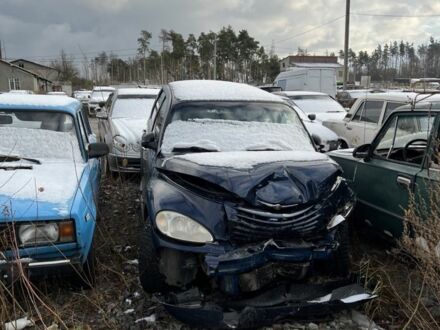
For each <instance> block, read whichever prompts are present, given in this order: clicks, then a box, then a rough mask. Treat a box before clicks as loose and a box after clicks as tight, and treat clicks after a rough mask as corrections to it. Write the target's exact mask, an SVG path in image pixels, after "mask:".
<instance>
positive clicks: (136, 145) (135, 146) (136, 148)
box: [131, 143, 141, 152]
mask: <svg viewBox="0 0 440 330" xmlns="http://www.w3.org/2000/svg"><path fill="white" fill-rule="evenodd" d="M131 147H132V149H133V151H135V152H141V145H140V144H139V143H133V144H132V145H131Z"/></svg>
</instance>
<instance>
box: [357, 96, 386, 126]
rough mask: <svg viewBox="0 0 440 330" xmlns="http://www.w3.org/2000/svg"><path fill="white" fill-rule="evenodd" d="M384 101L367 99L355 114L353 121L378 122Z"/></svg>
mask: <svg viewBox="0 0 440 330" xmlns="http://www.w3.org/2000/svg"><path fill="white" fill-rule="evenodd" d="M382 108H383V101H365V102H363V103H362V104H361V105H360V107H359V109H358V110H357V111H356V113H355V115H354V116H353V119H352V120H353V121H360V122H366V123H373V124H377V123H378V122H379V118H380V114H381V113H382Z"/></svg>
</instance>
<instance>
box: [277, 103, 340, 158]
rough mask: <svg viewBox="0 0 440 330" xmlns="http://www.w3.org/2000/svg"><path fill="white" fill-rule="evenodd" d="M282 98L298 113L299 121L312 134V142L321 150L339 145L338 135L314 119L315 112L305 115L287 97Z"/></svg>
mask: <svg viewBox="0 0 440 330" xmlns="http://www.w3.org/2000/svg"><path fill="white" fill-rule="evenodd" d="M283 99H284V100H285V101H286V102H287V103H288V104H289V105H290V106H291V107H292V108H293V109H295V111H296V113H297V114H298V116H299V118H301V121H302V122H303V123H304V126H305V127H306V129H307V131H308V132H309V134H310V135H311V136H312V138H313V140H314V142H315V143H316V144H317V145H318V147H320V149H321V151H323V152H327V151H331V150H335V149H337V148H338V146H339V139H338V135H337V134H336V133H335V132H333V131H332V130H330V129H328V128H327V127H325V126H324V125H322V123H321V122H319V121H317V120H316V116H315V114H309V115H306V114H305V113H304V111H302V110H301V109H300V108H298V106H296V105H295V103H293V101H292V100H291V99H289V98H288V97H283Z"/></svg>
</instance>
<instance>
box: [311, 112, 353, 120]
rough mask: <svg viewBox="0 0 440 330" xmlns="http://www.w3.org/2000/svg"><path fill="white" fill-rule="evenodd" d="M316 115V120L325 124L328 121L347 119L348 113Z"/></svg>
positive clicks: (321, 113)
mask: <svg viewBox="0 0 440 330" xmlns="http://www.w3.org/2000/svg"><path fill="white" fill-rule="evenodd" d="M315 114H316V120H317V121H320V122H323V121H326V120H337V121H341V120H343V119H344V118H345V116H346V115H347V113H346V112H345V111H339V112H319V113H315Z"/></svg>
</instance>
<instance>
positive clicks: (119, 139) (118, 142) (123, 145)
mask: <svg viewBox="0 0 440 330" xmlns="http://www.w3.org/2000/svg"><path fill="white" fill-rule="evenodd" d="M113 146H114V147H115V148H116V149H117V150H119V151H122V152H127V151H128V143H127V140H126V139H125V138H124V137H123V136H121V135H116V136H114V137H113Z"/></svg>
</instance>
